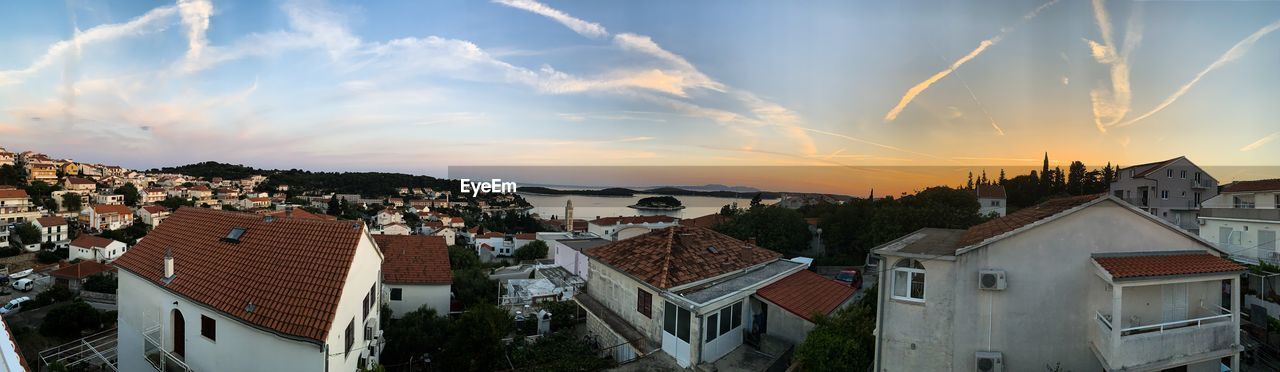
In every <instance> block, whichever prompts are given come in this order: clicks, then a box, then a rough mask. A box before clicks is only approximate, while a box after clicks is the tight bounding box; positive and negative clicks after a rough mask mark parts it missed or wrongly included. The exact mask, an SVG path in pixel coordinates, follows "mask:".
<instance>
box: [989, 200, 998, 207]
mask: <svg viewBox="0 0 1280 372" xmlns="http://www.w3.org/2000/svg"><path fill="white" fill-rule="evenodd" d="M991 206H992V207H999V206H1000V201H999V200H992V201H991Z"/></svg>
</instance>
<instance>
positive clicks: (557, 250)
mask: <svg viewBox="0 0 1280 372" xmlns="http://www.w3.org/2000/svg"><path fill="white" fill-rule="evenodd" d="M609 243H612V242H611V241H609V240H606V239H601V238H599V237H587V238H578V239H557V240H549V241H547V248H548V250H549V251H551V257H552V258H553V259H554V260H555V261H554V262H555V264H556V266H559V267H563V268H564V269H565V270H568V271H569V273H570V274H573V275H575V276H577V277H579V278H582V279H589V278H588V277H587V276H588V274H587V273H588V272H589V270H588V267H587V262H588V261H590V260H589V259H588V258H587V255H585V254H583V253H582V252H583V251H585V250H587V249H588V248H595V247H599V246H602V245H605V244H609Z"/></svg>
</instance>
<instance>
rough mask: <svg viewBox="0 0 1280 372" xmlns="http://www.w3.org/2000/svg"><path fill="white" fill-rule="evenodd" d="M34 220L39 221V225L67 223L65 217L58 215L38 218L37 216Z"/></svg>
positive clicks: (47, 225) (61, 224)
mask: <svg viewBox="0 0 1280 372" xmlns="http://www.w3.org/2000/svg"><path fill="white" fill-rule="evenodd" d="M36 221H37V222H40V226H43V227H49V226H63V225H66V224H67V219H66V218H62V217H58V216H50V217H40V218H37V219H36Z"/></svg>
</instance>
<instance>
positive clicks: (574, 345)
mask: <svg viewBox="0 0 1280 372" xmlns="http://www.w3.org/2000/svg"><path fill="white" fill-rule="evenodd" d="M508 348H509V350H510V352H509V355H510V356H511V364H513V365H514V366H515V369H516V370H521V371H600V370H604V369H608V368H609V367H613V365H614V363H613V360H612V359H610V358H608V357H602V356H600V355H599V353H598V352H597V351H596V350H595V349H593V348H592V346H591V344H588V343H587V342H586V341H585V340H583V339H580V338H577V337H574V336H573V334H572V333H570V332H558V333H553V334H550V335H547V336H545V337H542V338H539V339H538V340H537V341H536V342H533V343H529V342H526V341H525V338H524V337H516V338H515V340H513V342H512V343H511V345H510V346H509V347H508Z"/></svg>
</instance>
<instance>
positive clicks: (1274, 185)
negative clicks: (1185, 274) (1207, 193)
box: [1200, 179, 1280, 265]
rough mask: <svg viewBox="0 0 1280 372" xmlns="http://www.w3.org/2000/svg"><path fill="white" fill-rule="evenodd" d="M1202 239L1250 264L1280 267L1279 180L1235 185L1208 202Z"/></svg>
mask: <svg viewBox="0 0 1280 372" xmlns="http://www.w3.org/2000/svg"><path fill="white" fill-rule="evenodd" d="M1200 224H1201V226H1200V237H1201V238H1204V240H1208V241H1210V242H1215V243H1217V244H1218V248H1219V249H1222V250H1223V251H1226V252H1230V253H1231V258H1234V259H1236V260H1238V261H1242V262H1248V263H1254V264H1256V263H1258V262H1259V261H1266V262H1268V263H1271V264H1273V265H1274V264H1280V250H1278V249H1277V247H1278V245H1277V244H1276V234H1277V231H1280V179H1267V180H1255V181H1236V182H1232V183H1229V184H1226V185H1223V186H1222V190H1221V193H1220V194H1218V195H1217V196H1214V197H1212V198H1209V199H1208V200H1205V201H1204V203H1203V204H1201V209H1200Z"/></svg>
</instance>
